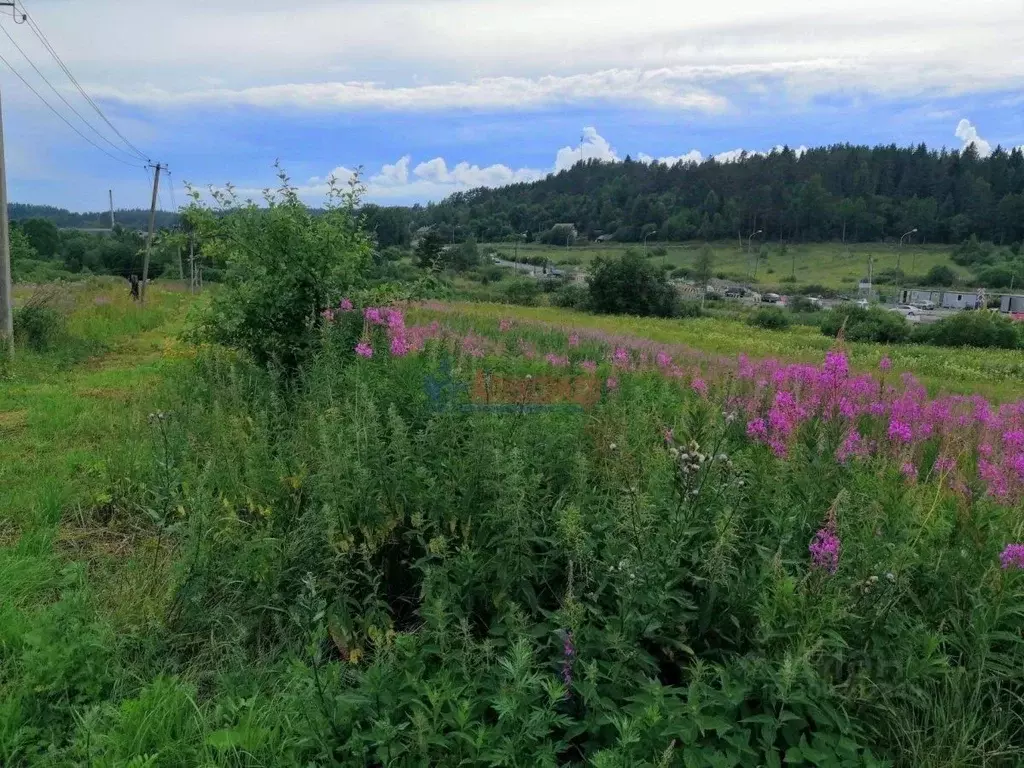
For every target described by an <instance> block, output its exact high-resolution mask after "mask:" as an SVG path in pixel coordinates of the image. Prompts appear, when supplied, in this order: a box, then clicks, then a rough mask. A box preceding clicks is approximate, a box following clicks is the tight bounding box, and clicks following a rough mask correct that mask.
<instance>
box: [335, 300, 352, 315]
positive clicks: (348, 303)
mask: <svg viewBox="0 0 1024 768" xmlns="http://www.w3.org/2000/svg"><path fill="white" fill-rule="evenodd" d="M338 307H339V308H340V309H341V311H342V312H351V311H352V299H349V298H347V297H346V298H344V299H342V300H341V304H339V305H338Z"/></svg>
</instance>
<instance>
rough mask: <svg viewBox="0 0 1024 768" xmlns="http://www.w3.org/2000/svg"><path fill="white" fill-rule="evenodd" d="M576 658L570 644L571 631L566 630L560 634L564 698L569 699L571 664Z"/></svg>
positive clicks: (574, 648) (574, 647)
mask: <svg viewBox="0 0 1024 768" xmlns="http://www.w3.org/2000/svg"><path fill="white" fill-rule="evenodd" d="M575 658H576V646H575V645H573V643H572V630H571V629H567V630H565V632H564V633H563V634H562V682H563V683H565V687H566V691H565V695H566V698H568V697H569V695H570V692H569V690H568V689H569V688H571V687H572V663H573V660H574V659H575Z"/></svg>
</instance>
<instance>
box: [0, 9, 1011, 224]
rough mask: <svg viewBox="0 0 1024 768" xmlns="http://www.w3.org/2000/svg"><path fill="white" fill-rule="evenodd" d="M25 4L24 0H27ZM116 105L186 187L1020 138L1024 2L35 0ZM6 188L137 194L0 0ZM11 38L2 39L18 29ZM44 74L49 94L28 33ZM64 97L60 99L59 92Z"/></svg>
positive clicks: (140, 194) (76, 69) (106, 106)
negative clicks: (281, 169)
mask: <svg viewBox="0 0 1024 768" xmlns="http://www.w3.org/2000/svg"><path fill="white" fill-rule="evenodd" d="M19 2H20V0H19ZM24 2H25V10H26V11H27V12H28V13H29V15H30V17H31V19H32V20H33V21H34V22H35V24H36V25H37V29H38V30H39V31H41V32H42V33H43V34H44V35H45V37H46V38H47V39H48V40H49V42H50V44H51V45H52V47H53V49H54V50H55V51H56V52H57V53H58V54H59V55H60V56H61V58H62V59H63V60H64V63H65V64H66V65H67V67H68V69H69V70H70V71H71V72H72V73H73V74H74V75H75V77H76V78H77V80H78V82H79V83H80V84H81V85H82V86H83V87H84V89H85V90H86V91H87V92H88V93H89V94H90V95H91V96H92V98H93V99H94V100H95V102H96V103H97V104H98V105H99V107H100V108H101V109H102V111H103V113H104V114H105V115H106V116H107V117H108V118H109V119H110V121H111V123H113V125H114V126H116V127H117V129H118V130H119V131H120V132H121V133H122V134H123V135H124V136H125V137H127V138H128V139H129V140H130V141H131V143H132V144H133V145H135V146H136V147H138V148H140V149H141V150H143V152H144V153H145V154H146V155H147V156H148V157H150V158H152V160H154V161H160V162H164V163H167V164H168V165H169V166H170V168H171V171H172V176H171V181H172V182H173V184H174V190H173V191H174V199H173V200H172V196H171V194H170V191H171V190H169V189H165V192H164V194H163V195H162V196H161V198H162V199H161V203H162V207H164V208H168V207H171V206H172V205H173V204H174V203H180V202H181V200H182V197H183V188H182V183H183V182H184V181H190V182H193V183H195V184H200V185H205V184H211V183H212V184H222V183H224V182H226V181H231V182H233V183H234V184H236V185H237V186H239V187H242V188H247V189H248V188H251V189H259V188H261V187H263V186H265V185H267V184H269V183H271V182H272V181H273V175H272V168H271V166H272V164H273V162H274V160H275V159H280V160H281V162H282V163H283V164H284V166H285V167H286V168H287V169H288V170H289V172H290V173H291V175H292V177H293V178H294V179H295V180H296V182H297V183H298V184H299V185H300V186H301V187H302V188H303V190H304V193H305V194H306V195H307V196H308V197H309V198H310V199H311V200H316V199H317V197H318V195H319V194H320V193H321V190H322V185H323V180H324V179H325V178H326V177H328V176H329V175H330V174H331V173H332V172H333V173H337V174H339V175H344V174H346V173H348V172H349V171H350V170H351V169H354V168H356V167H362V168H363V169H364V178H365V180H366V181H367V183H368V186H369V196H370V198H371V199H373V200H376V201H381V202H398V203H407V202H412V201H423V200H429V199H438V198H440V197H443V196H444V195H446V194H449V193H450V192H453V191H456V190H459V189H466V188H470V187H474V186H479V185H498V184H505V183H509V182H511V181H517V180H529V179H534V178H538V177H541V176H543V175H544V174H546V173H550V172H551V171H553V170H557V169H559V168H562V167H565V166H567V165H571V164H572V162H574V161H575V160H576V159H578V157H579V152H580V139H581V136H583V137H584V147H583V152H584V154H585V156H587V157H602V158H605V159H615V158H619V159H621V158H623V157H625V156H626V155H627V154H628V155H631V156H632V157H634V158H642V159H648V158H655V159H667V160H668V161H669V162H672V161H674V160H676V159H685V160H701V159H704V158H707V157H710V156H719V157H721V158H722V159H728V158H730V157H733V156H735V154H737V153H738V151H739V150H747V151H770V150H771V148H772V147H774V146H778V145H784V144H785V145H789V146H791V147H794V148H798V147H801V146H816V145H821V144H829V143H835V142H847V141H849V142H854V143H865V144H878V143H892V142H895V143H897V144H900V145H906V144H916V143H918V142H922V141H923V142H926V143H927V144H929V145H930V146H935V147H940V146H947V147H962V146H963V145H964V144H965V143H967V142H971V141H974V142H976V143H977V145H978V148H979V150H981V151H983V152H987V151H990V150H991V148H994V147H995V146H996V145H1002V146H1004V147H1011V146H1019V145H1024V0H972V2H963V0H951V1H950V2H946V3H936V2H933V0H927V2H926V1H925V0H859V2H856V3H851V2H849V0H815V2H813V3H812V2H808V1H807V0H773V1H772V2H763V0H758V1H757V2H752V1H750V0H718V2H714V3H701V4H694V3H681V2H679V1H678V0H631V1H630V2H625V3H624V2H621V0H590V1H589V2H581V1H580V0H288V2H281V0H204V2H202V3H199V2H193V1H192V0H185V2H178V3H168V2H166V0H160V1H159V2H158V1H157V0H132V2H130V3H129V2H124V0H88V1H86V0H24ZM0 27H2V29H3V31H4V32H6V33H7V34H6V35H4V34H0V55H2V56H3V57H4V59H6V61H7V62H9V64H10V65H11V66H13V67H14V69H16V70H17V71H18V72H19V73H21V74H22V76H24V77H25V79H26V80H28V82H29V83H31V84H32V85H33V86H34V87H35V88H36V89H37V90H38V91H39V93H40V94H41V95H42V96H44V97H46V99H47V100H48V101H49V102H50V103H51V104H53V105H54V107H55V108H56V109H57V110H58V111H59V112H61V113H62V114H63V115H64V116H65V117H66V119H67V120H68V121H69V122H70V123H71V124H73V125H75V126H76V127H78V128H79V129H80V130H81V131H82V133H84V134H85V135H86V136H89V137H90V138H91V139H92V140H94V141H95V142H96V143H97V144H99V145H100V146H101V147H103V148H104V149H106V150H107V151H109V152H110V154H112V155H114V156H116V157H118V158H120V159H122V160H125V161H126V162H128V163H129V164H124V163H119V162H116V161H115V160H114V159H112V158H111V157H109V156H108V155H106V154H103V153H102V152H100V151H99V150H98V149H96V148H94V147H93V146H91V145H90V144H88V143H86V141H85V140H83V139H82V138H81V137H80V136H78V135H76V134H75V133H74V132H73V131H72V130H71V129H70V128H69V127H68V125H66V124H65V123H64V122H62V121H61V120H60V119H59V118H58V117H57V116H55V115H54V113H53V112H52V111H50V110H49V109H47V107H45V106H43V105H42V104H41V103H40V102H39V100H38V99H37V98H36V96H35V95H33V94H32V92H31V91H30V90H29V89H28V88H27V87H26V86H25V85H24V84H23V83H22V82H21V81H20V80H19V79H18V78H17V77H16V76H15V75H14V74H12V72H11V71H10V69H9V68H7V67H4V66H3V65H2V64H0V78H2V79H0V88H2V93H3V108H4V125H5V132H6V151H7V161H8V178H9V181H8V186H9V197H10V199H11V200H13V201H21V202H35V203H48V204H53V205H60V206H66V207H69V208H72V209H76V210H95V209H99V208H102V207H104V206H105V205H106V191H107V189H108V188H112V189H113V190H114V198H115V204H116V205H118V206H119V207H120V206H124V207H144V206H146V205H148V194H149V193H148V191H147V184H148V182H147V180H146V172H145V171H144V170H143V169H142V168H141V167H138V166H139V165H141V162H137V163H136V164H135V165H132V163H133V162H134V161H133V160H132V158H131V156H130V154H131V153H130V151H129V152H128V154H124V153H122V152H119V151H118V150H116V149H115V148H114V146H112V145H111V144H108V143H106V142H105V141H104V140H103V139H100V138H99V137H98V136H97V135H96V134H95V133H93V132H92V131H91V130H90V129H89V128H87V127H86V126H84V125H83V124H82V123H81V121H80V120H79V118H78V117H77V116H76V115H75V114H74V113H73V112H72V111H71V110H70V108H69V107H68V106H67V105H66V104H65V103H64V102H63V101H62V100H61V98H60V97H63V98H64V99H66V100H67V102H68V103H69V104H70V105H71V106H73V107H74V108H75V109H76V110H77V111H78V112H80V114H81V115H82V116H83V117H84V118H86V119H87V120H88V121H89V122H90V123H92V124H93V125H94V126H96V128H97V129H98V130H100V131H101V132H102V133H103V134H104V135H105V136H106V137H107V138H108V139H110V140H111V141H112V142H113V145H117V146H122V147H123V144H121V142H120V139H118V138H117V137H116V136H115V135H114V134H113V133H112V132H111V130H110V128H109V127H108V126H107V125H106V124H105V123H103V122H102V121H101V119H100V118H99V116H98V115H97V113H96V112H95V111H93V110H92V108H91V107H90V106H89V105H88V104H87V103H85V101H84V100H83V99H82V98H81V96H80V95H79V94H78V93H77V92H76V91H75V90H74V89H73V88H72V87H71V85H70V83H69V81H68V78H67V77H66V76H65V75H64V74H63V72H61V70H60V69H59V68H58V66H57V64H56V63H55V62H54V60H53V59H52V58H51V57H50V55H49V53H48V52H47V50H46V48H44V46H43V43H42V42H41V40H40V39H39V38H37V36H36V35H35V34H34V31H33V27H32V25H31V24H15V23H14V19H13V18H12V17H11V15H10V11H9V10H8V11H6V12H4V14H3V15H0ZM8 35H9V37H8ZM16 45H17V46H20V47H21V49H22V50H23V51H24V53H25V54H27V55H28V58H29V59H31V61H32V62H33V63H34V64H35V65H36V67H38V69H39V71H40V72H41V73H42V74H43V75H45V76H46V77H47V78H48V79H49V81H50V82H51V83H52V84H53V85H54V86H55V88H56V92H55V91H54V90H51V89H50V88H49V87H48V86H47V85H46V84H45V83H44V82H43V81H42V80H41V79H40V76H39V74H38V73H37V72H35V71H34V70H33V69H32V67H31V66H30V64H29V63H28V62H27V61H26V59H25V58H24V56H23V55H22V53H21V52H19V50H18V48H17V47H16ZM58 94H59V96H58Z"/></svg>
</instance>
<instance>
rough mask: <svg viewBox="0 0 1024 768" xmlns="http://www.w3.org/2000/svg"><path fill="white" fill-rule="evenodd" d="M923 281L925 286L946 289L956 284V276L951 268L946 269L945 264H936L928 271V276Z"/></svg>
mask: <svg viewBox="0 0 1024 768" xmlns="http://www.w3.org/2000/svg"><path fill="white" fill-rule="evenodd" d="M924 281H925V283H926V284H927V285H939V286H944V287H948V286H950V285H955V284H956V281H957V275H956V272H954V271H953V269H952V267H947V266H946V265H945V264H936V265H935V266H934V267H932V268H931V269H929V270H928V274H926V275H925V276H924Z"/></svg>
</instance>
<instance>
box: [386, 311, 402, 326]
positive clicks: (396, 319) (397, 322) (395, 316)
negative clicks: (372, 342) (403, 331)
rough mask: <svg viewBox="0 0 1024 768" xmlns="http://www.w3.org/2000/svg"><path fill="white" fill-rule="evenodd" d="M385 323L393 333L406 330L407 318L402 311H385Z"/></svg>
mask: <svg viewBox="0 0 1024 768" xmlns="http://www.w3.org/2000/svg"><path fill="white" fill-rule="evenodd" d="M384 323H385V324H386V325H387V327H388V328H390V329H391V330H393V331H395V330H398V329H400V328H405V316H404V315H403V314H402V312H401V310H398V309H385V310H384Z"/></svg>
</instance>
